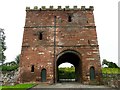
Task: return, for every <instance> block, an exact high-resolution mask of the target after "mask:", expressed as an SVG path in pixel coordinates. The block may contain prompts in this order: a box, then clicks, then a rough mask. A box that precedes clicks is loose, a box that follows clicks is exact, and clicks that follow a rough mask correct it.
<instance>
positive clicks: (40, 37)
mask: <svg viewBox="0 0 120 90" xmlns="http://www.w3.org/2000/svg"><path fill="white" fill-rule="evenodd" d="M42 39H43V34H42V32H40V33H39V40H42Z"/></svg>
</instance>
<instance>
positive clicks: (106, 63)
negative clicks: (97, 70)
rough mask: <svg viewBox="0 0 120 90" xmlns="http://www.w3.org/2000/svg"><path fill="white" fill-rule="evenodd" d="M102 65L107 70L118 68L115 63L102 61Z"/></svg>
mask: <svg viewBox="0 0 120 90" xmlns="http://www.w3.org/2000/svg"><path fill="white" fill-rule="evenodd" d="M102 65H107V66H108V68H119V67H118V66H117V65H116V64H115V63H113V62H109V61H107V60H106V59H103V62H102Z"/></svg>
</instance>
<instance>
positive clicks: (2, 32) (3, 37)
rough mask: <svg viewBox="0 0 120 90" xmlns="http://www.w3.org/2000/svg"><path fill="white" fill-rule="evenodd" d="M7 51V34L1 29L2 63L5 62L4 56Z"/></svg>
mask: <svg viewBox="0 0 120 90" xmlns="http://www.w3.org/2000/svg"><path fill="white" fill-rule="evenodd" d="M5 50H6V46H5V33H4V29H1V28H0V63H2V64H3V63H4V61H5V58H6V57H5V55H4V51H5Z"/></svg>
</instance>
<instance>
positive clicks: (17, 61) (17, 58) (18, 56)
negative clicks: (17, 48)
mask: <svg viewBox="0 0 120 90" xmlns="http://www.w3.org/2000/svg"><path fill="white" fill-rule="evenodd" d="M15 62H16V64H19V62H20V54H19V55H17V56H16V58H15Z"/></svg>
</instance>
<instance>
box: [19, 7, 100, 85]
mask: <svg viewBox="0 0 120 90" xmlns="http://www.w3.org/2000/svg"><path fill="white" fill-rule="evenodd" d="M68 15H72V16H71V17H72V21H71V22H68ZM54 16H56V57H57V56H58V55H59V53H61V52H63V51H64V50H75V51H77V52H79V53H80V55H81V58H80V60H81V61H82V79H83V82H85V81H89V80H90V79H89V69H90V67H91V66H94V67H95V72H96V75H97V76H96V78H97V79H99V78H100V73H101V69H100V67H101V66H100V55H99V47H98V42H97V35H96V27H95V22H94V15H93V10H90V9H86V10H81V9H78V10H72V9H71V10H65V11H64V10H27V11H26V22H25V28H24V35H23V44H22V51H21V60H20V71H21V72H20V80H21V82H30V81H40V80H41V77H40V71H41V70H42V69H43V68H46V70H47V82H48V83H53V77H54V72H53V70H54V63H53V62H54V24H55V22H54V21H55V19H54ZM39 32H42V34H43V38H42V40H39V38H38V33H39ZM31 65H35V70H34V73H31Z"/></svg>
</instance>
